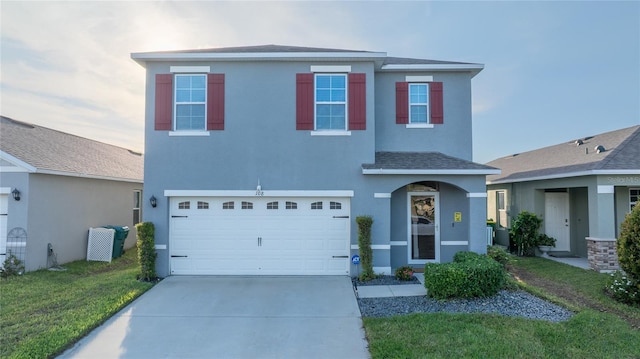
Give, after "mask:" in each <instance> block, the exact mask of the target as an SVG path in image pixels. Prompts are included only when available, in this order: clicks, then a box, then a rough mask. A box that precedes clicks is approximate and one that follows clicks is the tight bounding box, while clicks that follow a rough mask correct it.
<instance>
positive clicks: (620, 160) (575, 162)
mask: <svg viewBox="0 0 640 359" xmlns="http://www.w3.org/2000/svg"><path fill="white" fill-rule="evenodd" d="M580 142H581V144H580V145H578V143H580ZM597 146H603V147H604V149H605V151H604V152H600V153H598V152H597V150H596V147H597ZM487 165H490V166H493V167H497V168H500V169H502V174H500V175H493V176H488V177H487V182H489V183H499V182H517V181H522V180H530V179H536V178H545V177H571V176H575V175H578V174H585V173H586V172H590V171H599V170H603V171H605V170H606V171H617V172H620V174H624V172H625V171H639V170H640V126H632V127H628V128H624V129H621V130H616V131H611V132H606V133H602V134H599V135H596V136H589V137H585V138H579V139H576V140H572V141H569V142H565V143H561V144H558V145H554V146H549V147H545V148H541V149H537V150H533V151H529V152H524V153H519V154H514V155H511V156H506V157H502V158H498V159H496V160H493V161H491V162H489V163H487Z"/></svg>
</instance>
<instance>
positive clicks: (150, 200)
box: [149, 196, 158, 208]
mask: <svg viewBox="0 0 640 359" xmlns="http://www.w3.org/2000/svg"><path fill="white" fill-rule="evenodd" d="M149 203H151V207H153V208H156V206H157V205H158V200H156V197H155V196H151V198H149Z"/></svg>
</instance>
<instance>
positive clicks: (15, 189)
mask: <svg viewBox="0 0 640 359" xmlns="http://www.w3.org/2000/svg"><path fill="white" fill-rule="evenodd" d="M11 194H12V195H13V199H15V200H16V201H19V200H20V191H18V189H17V188H14V189H13V191H11Z"/></svg>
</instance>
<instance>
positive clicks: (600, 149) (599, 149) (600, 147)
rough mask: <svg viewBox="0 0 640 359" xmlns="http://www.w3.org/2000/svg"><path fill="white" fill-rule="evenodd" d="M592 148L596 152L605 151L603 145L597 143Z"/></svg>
mask: <svg viewBox="0 0 640 359" xmlns="http://www.w3.org/2000/svg"><path fill="white" fill-rule="evenodd" d="M594 150H596V152H597V153H602V152H604V151H605V149H604V146H603V145H597V146H596V148H594Z"/></svg>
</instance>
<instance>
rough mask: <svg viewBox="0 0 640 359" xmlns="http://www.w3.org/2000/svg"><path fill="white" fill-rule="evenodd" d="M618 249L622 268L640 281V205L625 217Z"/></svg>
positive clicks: (617, 242)
mask: <svg viewBox="0 0 640 359" xmlns="http://www.w3.org/2000/svg"><path fill="white" fill-rule="evenodd" d="M616 249H617V252H618V261H619V263H620V268H622V269H623V270H624V271H625V272H626V273H627V274H628V275H629V276H630V277H632V278H633V279H634V280H635V281H636V282H640V205H636V206H635V207H634V208H633V210H632V211H631V213H629V214H628V215H627V216H626V217H625V218H624V221H623V222H622V226H621V227H620V236H619V238H618V240H617V241H616Z"/></svg>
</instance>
